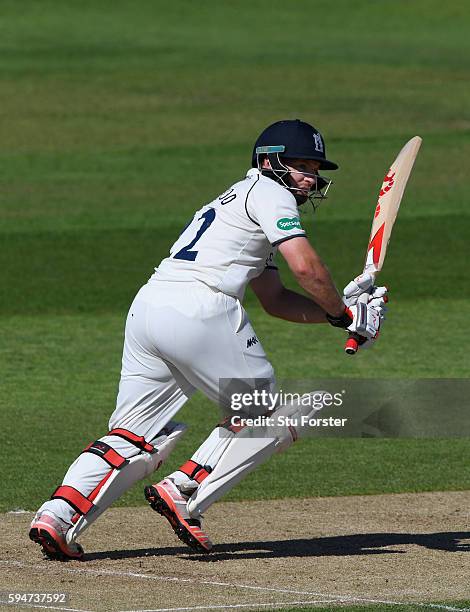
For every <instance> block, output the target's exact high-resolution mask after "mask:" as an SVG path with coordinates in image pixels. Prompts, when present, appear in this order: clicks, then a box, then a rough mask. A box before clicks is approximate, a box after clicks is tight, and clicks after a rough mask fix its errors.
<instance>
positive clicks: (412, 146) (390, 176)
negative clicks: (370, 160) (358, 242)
mask: <svg viewBox="0 0 470 612" xmlns="http://www.w3.org/2000/svg"><path fill="white" fill-rule="evenodd" d="M421 142H422V139H421V138H420V137H419V136H415V137H414V138H412V139H411V140H409V141H408V142H407V143H406V145H405V146H404V147H403V149H402V150H401V151H400V153H399V154H398V156H397V158H396V159H395V161H394V162H393V164H392V165H391V166H390V170H389V171H388V172H387V174H386V175H385V178H384V180H383V183H382V187H381V189H380V192H379V197H378V200H377V205H376V207H375V212H374V218H373V220H372V229H371V232H370V237H369V243H368V245H367V250H366V260H365V264H364V270H363V272H369V273H370V274H372V276H373V278H375V276H376V275H377V274H378V273H379V272H380V270H381V269H382V266H383V263H384V259H385V255H386V253H387V247H388V243H389V241H390V235H391V233H392V229H393V224H394V223H395V219H396V218H397V214H398V209H399V208H400V202H401V199H402V197H403V193H404V191H405V187H406V184H407V182H408V179H409V178H410V174H411V170H412V168H413V164H414V162H415V159H416V156H417V155H418V151H419V147H420V146H421ZM358 348H359V342H358V336H357V334H353V333H350V334H349V338H348V339H347V340H346V345H345V347H344V350H345V351H346V353H348V355H355V354H356V352H357V349H358Z"/></svg>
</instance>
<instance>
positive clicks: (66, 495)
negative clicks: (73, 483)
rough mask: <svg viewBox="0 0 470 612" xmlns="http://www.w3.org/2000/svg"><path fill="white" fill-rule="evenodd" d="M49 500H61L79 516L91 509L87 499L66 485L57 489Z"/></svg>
mask: <svg viewBox="0 0 470 612" xmlns="http://www.w3.org/2000/svg"><path fill="white" fill-rule="evenodd" d="M51 499H63V500H64V501H66V502H67V503H68V504H70V505H71V506H72V508H73V509H74V510H76V511H77V512H78V513H79V514H86V513H87V512H89V511H90V510H91V509H92V508H93V503H92V502H91V501H90V500H89V499H88V498H87V497H85V496H84V495H82V493H80V491H77V489H74V488H73V487H69V486H68V485H61V486H60V487H57V489H56V490H55V491H54V493H53V494H52V495H51Z"/></svg>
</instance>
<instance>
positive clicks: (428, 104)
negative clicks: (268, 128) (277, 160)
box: [0, 0, 470, 609]
mask: <svg viewBox="0 0 470 612" xmlns="http://www.w3.org/2000/svg"><path fill="white" fill-rule="evenodd" d="M352 4H353V3H351V2H349V1H347V0H338V1H337V2H335V3H334V5H331V3H329V2H326V0H317V1H316V2H308V1H306V0H298V1H297V2H296V3H292V4H290V3H288V2H285V0H283V1H279V0H275V1H273V2H270V3H269V10H266V5H265V3H262V2H260V1H258V0H255V1H253V0H250V2H245V1H243V2H237V3H228V2H227V3H224V2H216V1H215V0H209V1H206V2H202V3H193V2H189V1H181V2H174V3H164V2H160V1H157V2H150V1H149V2H137V3H130V2H123V1H121V0H113V2H103V1H98V2H91V1H90V2H85V1H84V2H81V3H62V2H59V1H47V0H42V1H41V2H36V1H33V0H25V1H23V2H22V3H21V7H20V6H19V4H18V2H16V1H9V0H3V2H2V3H1V6H0V14H1V18H0V95H1V100H2V104H1V109H0V182H1V184H0V240H1V249H0V269H1V271H2V276H1V283H0V285H1V299H0V333H1V338H2V342H1V343H0V380H1V383H2V384H1V396H0V410H1V422H0V426H1V428H2V445H1V447H0V460H1V464H2V487H1V493H0V496H1V497H0V510H3V511H4V510H10V509H12V508H26V509H30V510H31V509H34V508H35V507H36V506H37V505H38V504H39V503H40V502H41V501H42V500H43V499H44V498H45V497H46V496H48V495H49V494H50V492H51V490H52V489H53V488H54V487H55V486H56V484H57V483H58V481H59V480H60V478H61V476H62V474H63V472H64V470H65V469H66V467H67V466H68V464H69V463H70V461H71V460H72V459H73V458H74V457H75V456H76V454H77V452H79V451H80V450H81V449H82V448H83V447H84V445H85V444H86V443H88V442H89V441H91V440H93V439H95V438H96V437H97V436H99V435H101V434H103V433H104V432H105V431H106V425H107V419H108V416H109V414H110V413H111V411H112V409H113V404H114V399H115V392H116V388H117V383H118V376H119V367H120V353H121V345H122V332H123V325H124V319H125V315H126V311H127V308H128V306H129V304H130V301H131V299H132V297H133V295H134V293H135V292H136V291H137V289H138V288H139V286H140V285H141V284H142V283H143V282H145V281H146V280H147V278H148V277H149V276H150V274H151V273H152V270H153V267H154V266H155V265H157V264H158V262H159V260H160V259H161V258H162V257H163V256H165V254H166V253H167V251H168V247H169V246H170V244H171V243H172V241H173V240H174V238H175V237H176V236H177V235H178V233H179V231H180V229H181V228H182V227H183V226H184V224H185V223H186V221H187V220H188V218H189V217H190V216H191V215H192V212H193V211H194V209H196V208H198V207H200V206H201V205H202V204H203V203H205V202H207V201H209V200H210V199H212V198H213V197H214V196H215V195H217V194H218V193H220V192H221V191H223V190H224V189H225V187H226V186H228V185H229V184H230V183H231V182H232V181H233V180H235V179H237V178H239V177H241V176H242V175H243V174H244V172H245V170H246V168H247V166H248V164H249V159H250V154H251V147H252V143H253V140H254V138H255V137H256V135H257V134H258V132H259V131H260V130H261V129H262V128H264V127H265V125H267V124H268V123H270V122H271V121H274V120H277V119H279V118H282V117H302V118H304V119H306V120H308V121H310V122H312V123H314V124H315V125H317V126H318V127H319V128H320V129H321V130H322V131H323V132H324V135H325V138H326V141H327V147H328V155H329V157H330V158H331V159H334V160H337V161H338V162H339V163H340V165H341V170H340V171H339V172H337V173H336V174H335V176H334V178H335V185H334V187H333V189H332V191H331V198H330V200H329V201H328V202H327V203H325V204H324V205H322V207H321V208H320V210H319V211H318V213H317V214H316V215H315V218H314V219H313V218H312V216H311V212H310V211H309V210H307V211H306V212H305V221H304V224H305V226H306V228H307V230H308V233H309V235H310V236H311V239H312V242H313V244H314V245H315V246H316V247H317V249H318V250H319V252H320V253H321V254H322V256H323V257H324V259H325V260H326V261H327V263H328V265H329V266H330V268H331V270H332V273H333V275H334V277H335V279H336V280H337V283H338V285H339V286H342V285H343V284H344V283H346V282H347V281H349V280H350V278H352V276H354V275H356V274H357V273H358V272H359V271H360V267H361V264H362V258H363V250H364V244H365V242H366V239H367V236H368V232H369V227H370V219H371V213H372V210H373V208H374V201H375V198H376V195H377V190H378V186H379V183H380V179H381V177H382V176H383V174H384V172H385V171H386V170H387V168H388V165H389V164H390V162H391V161H392V159H393V157H394V156H395V154H396V153H397V152H398V150H399V149H400V147H401V146H402V145H403V144H404V142H405V141H406V140H407V139H408V138H410V137H411V136H414V135H415V134H419V135H420V136H422V137H423V139H424V143H423V148H422V152H421V153H420V156H419V159H418V161H417V165H416V168H415V171H414V174H413V176H412V179H411V181H410V185H409V188H408V190H407V193H406V195H405V200H404V203H403V208H402V211H401V212H400V219H399V223H398V224H397V227H396V228H395V231H394V236H393V239H392V243H391V246H390V251H389V257H388V259H387V262H386V266H385V269H384V272H383V276H382V277H381V278H383V281H384V282H386V283H387V284H388V285H390V287H391V299H392V301H391V311H390V317H389V320H388V322H387V325H386V327H385V329H384V331H383V335H382V338H381V341H380V342H379V343H378V346H377V347H376V349H375V350H374V351H370V352H368V353H364V354H360V355H358V356H357V357H356V358H354V359H350V358H347V357H346V356H345V355H344V354H343V351H342V344H343V336H342V334H341V333H340V332H339V331H338V330H334V329H332V328H329V327H328V328H327V327H324V328H320V327H312V328H305V327H303V326H296V325H292V324H287V323H285V322H282V321H276V320H274V319H269V318H268V317H267V316H265V315H264V314H263V313H262V312H261V310H260V308H259V306H258V305H257V304H256V303H255V301H254V299H253V296H252V295H251V294H249V295H248V296H247V301H246V306H247V309H248V311H249V313H250V315H251V317H252V319H253V322H254V324H255V326H256V329H257V331H258V334H259V336H260V338H261V339H262V341H263V344H264V345H265V348H266V350H267V352H268V353H269V356H270V358H271V359H272V362H273V364H274V365H275V367H276V370H277V373H278V377H279V378H286V377H296V378H310V377H314V376H322V377H325V376H331V377H334V378H338V377H356V378H361V377H363V378H370V377H378V378H387V377H392V378H394V377H395V378H398V377H407V378H408V377H417V378H420V377H426V378H429V377H446V378H449V377H450V378H452V377H468V375H469V368H468V356H467V350H466V340H465V338H466V328H465V324H466V322H467V321H468V318H469V315H470V307H469V297H470V284H469V283H468V256H467V253H468V236H469V234H470V216H469V213H468V201H469V195H470V187H469V183H468V169H467V168H466V163H465V160H466V159H468V158H469V157H470V110H469V109H470V90H469V88H468V72H469V69H470V38H469V37H468V28H467V23H468V19H469V18H470V6H467V5H466V4H465V3H452V2H451V3H447V4H445V5H443V4H442V3H441V2H437V1H435V0H416V1H411V2H409V1H407V2H405V1H397V2H388V1H384V2H380V3H379V2H369V1H365V0H356V1H355V2H354V7H353V6H352ZM283 272H284V275H285V278H286V281H287V282H289V283H290V282H291V281H290V280H289V279H288V276H287V275H286V273H285V270H284V271H283ZM183 416H184V418H185V419H186V420H187V422H188V423H189V424H190V425H191V428H190V432H189V433H188V435H187V436H186V437H185V439H184V441H183V442H182V444H181V446H180V447H179V449H178V450H177V451H176V452H175V456H174V458H173V459H172V460H171V461H170V466H169V467H170V468H171V467H173V466H176V465H177V464H178V463H179V462H180V461H182V460H183V459H184V458H186V457H187V455H188V453H191V451H192V450H193V449H194V448H195V447H196V445H197V444H198V443H199V441H201V440H202V438H203V436H204V435H205V433H207V432H208V431H209V430H210V429H211V427H212V426H213V424H214V422H215V420H216V419H217V413H216V410H215V408H214V407H212V406H210V405H208V403H207V402H206V401H205V400H204V398H202V397H201V396H196V397H195V398H194V399H193V400H191V402H190V403H189V404H188V405H187V407H185V408H184V410H183ZM468 451H469V444H468V441H467V440H465V439H459V440H421V441H416V440H375V441H374V440H328V441H327V440H322V441H316V442H314V441H308V442H304V443H302V444H299V445H298V446H297V447H295V448H293V449H292V450H291V451H290V452H289V453H287V454H285V455H284V456H280V457H276V458H275V459H274V460H273V461H271V462H270V463H269V464H268V465H266V466H263V467H262V468H261V469H260V470H259V471H258V472H256V473H255V474H253V475H252V476H251V477H250V478H249V479H247V480H246V481H245V482H243V483H242V484H241V485H240V486H239V487H238V488H237V489H236V490H234V492H233V493H232V494H231V499H259V498H270V497H281V496H315V495H345V494H353V493H378V492H385V491H395V492H399V491H423V490H445V489H465V488H468V487H469V486H470V473H469V471H468V469H467V465H468ZM306 466H308V469H306ZM300 470H301V472H302V478H300V477H299V478H297V477H296V475H297V473H298V472H299V471H300ZM140 489H141V485H139V486H136V487H134V489H132V491H130V492H129V493H128V494H127V495H126V496H125V497H124V498H123V499H122V500H121V503H123V504H140V503H142V502H143V500H142V497H141V492H140ZM394 609H397V608H394Z"/></svg>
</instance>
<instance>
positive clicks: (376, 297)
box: [343, 273, 388, 312]
mask: <svg viewBox="0 0 470 612" xmlns="http://www.w3.org/2000/svg"><path fill="white" fill-rule="evenodd" d="M363 294H367V295H368V296H369V297H368V302H369V303H370V304H371V305H372V306H377V307H379V308H383V309H384V312H385V311H386V308H385V304H386V303H387V301H388V295H387V294H388V289H387V287H377V286H375V285H374V277H373V276H372V274H368V273H363V274H359V276H356V278H355V279H354V280H352V281H351V282H350V283H348V284H347V285H346V287H345V288H344V289H343V302H344V304H345V305H346V306H347V307H348V308H349V307H351V306H355V305H356V304H357V301H358V299H359V297H360V296H361V295H363Z"/></svg>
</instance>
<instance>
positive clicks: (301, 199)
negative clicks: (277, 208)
mask: <svg viewBox="0 0 470 612" xmlns="http://www.w3.org/2000/svg"><path fill="white" fill-rule="evenodd" d="M294 197H295V201H296V202H297V206H302V204H305V202H306V201H307V200H308V193H305V192H300V193H296V194H294Z"/></svg>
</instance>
